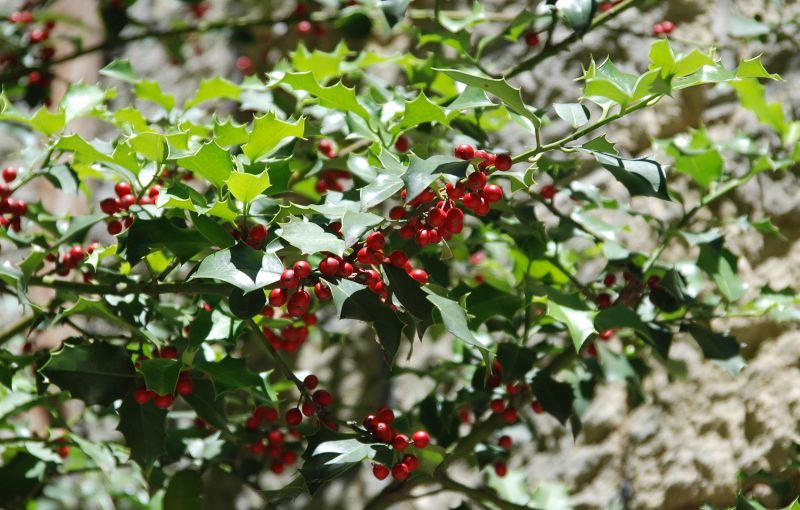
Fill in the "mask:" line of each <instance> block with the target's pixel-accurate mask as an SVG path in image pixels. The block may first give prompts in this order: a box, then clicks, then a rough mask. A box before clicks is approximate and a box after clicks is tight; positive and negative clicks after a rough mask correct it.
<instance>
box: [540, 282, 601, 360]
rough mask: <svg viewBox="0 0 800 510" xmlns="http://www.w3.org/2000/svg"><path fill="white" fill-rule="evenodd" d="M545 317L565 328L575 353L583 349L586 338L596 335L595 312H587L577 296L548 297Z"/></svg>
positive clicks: (555, 295) (554, 295) (584, 304)
mask: <svg viewBox="0 0 800 510" xmlns="http://www.w3.org/2000/svg"><path fill="white" fill-rule="evenodd" d="M547 315H548V316H549V317H552V318H554V319H555V320H557V321H559V322H562V323H564V324H565V325H566V326H567V330H569V334H570V337H571V338H572V343H573V345H574V346H575V350H576V351H579V350H580V349H581V347H583V343H584V342H585V341H586V339H587V338H589V337H590V336H591V335H593V334H595V333H596V331H595V329H594V318H595V316H596V315H597V312H596V311H595V310H589V309H588V308H587V307H586V303H584V302H583V301H582V300H581V299H580V297H579V296H578V295H577V294H572V295H557V294H555V293H553V294H551V295H548V299H547Z"/></svg>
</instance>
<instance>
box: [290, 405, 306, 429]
mask: <svg viewBox="0 0 800 510" xmlns="http://www.w3.org/2000/svg"><path fill="white" fill-rule="evenodd" d="M302 421H303V413H302V412H300V409H297V408H296V407H293V408H291V409H289V410H288V411H286V423H287V424H289V425H291V426H295V425H299V424H300V422H302Z"/></svg>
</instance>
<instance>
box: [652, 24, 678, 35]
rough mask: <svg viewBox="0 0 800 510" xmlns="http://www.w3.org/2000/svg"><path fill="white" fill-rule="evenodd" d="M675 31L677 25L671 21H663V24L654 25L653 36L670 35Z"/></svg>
mask: <svg viewBox="0 0 800 510" xmlns="http://www.w3.org/2000/svg"><path fill="white" fill-rule="evenodd" d="M673 30H675V23H673V22H671V21H662V22H661V23H656V24H655V25H653V35H655V36H659V35H668V34H671V33H672V31H673Z"/></svg>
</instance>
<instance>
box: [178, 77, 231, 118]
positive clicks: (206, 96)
mask: <svg viewBox="0 0 800 510" xmlns="http://www.w3.org/2000/svg"><path fill="white" fill-rule="evenodd" d="M243 90H244V89H243V88H242V87H241V86H240V85H237V84H235V83H233V82H231V81H228V80H226V79H224V78H220V77H219V76H215V77H214V78H211V79H210V80H203V81H202V82H201V83H200V88H199V89H198V90H197V93H196V94H195V95H194V97H193V98H192V99H189V100H188V101H186V104H185V106H184V108H185V109H187V110H188V109H189V108H191V107H192V106H194V105H196V104H200V103H202V102H203V101H208V100H210V99H238V98H239V94H241V93H242V91H243Z"/></svg>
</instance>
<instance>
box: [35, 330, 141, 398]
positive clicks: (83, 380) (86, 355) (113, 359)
mask: <svg viewBox="0 0 800 510" xmlns="http://www.w3.org/2000/svg"><path fill="white" fill-rule="evenodd" d="M39 371H40V372H41V373H42V374H44V375H45V376H46V377H47V378H48V379H49V380H50V381H51V382H52V383H53V384H56V385H57V386H59V387H60V388H62V389H64V390H67V391H69V392H70V393H72V396H73V397H75V398H78V399H81V400H83V401H84V402H86V404H87V405H94V404H100V405H104V406H105V405H109V404H111V403H112V402H114V401H115V400H118V399H120V398H122V397H124V396H125V394H127V393H128V392H129V391H130V390H131V388H132V387H133V381H134V376H135V374H136V371H135V369H134V367H133V362H132V361H131V358H130V355H129V354H128V351H127V350H125V348H124V347H119V346H116V345H111V344H109V343H106V342H100V341H95V342H92V343H89V344H84V345H81V346H78V347H72V346H70V345H64V347H62V348H61V350H59V351H58V352H56V353H54V354H53V355H52V356H50V359H49V360H47V363H45V365H44V366H43V367H42V368H41V370H39Z"/></svg>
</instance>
